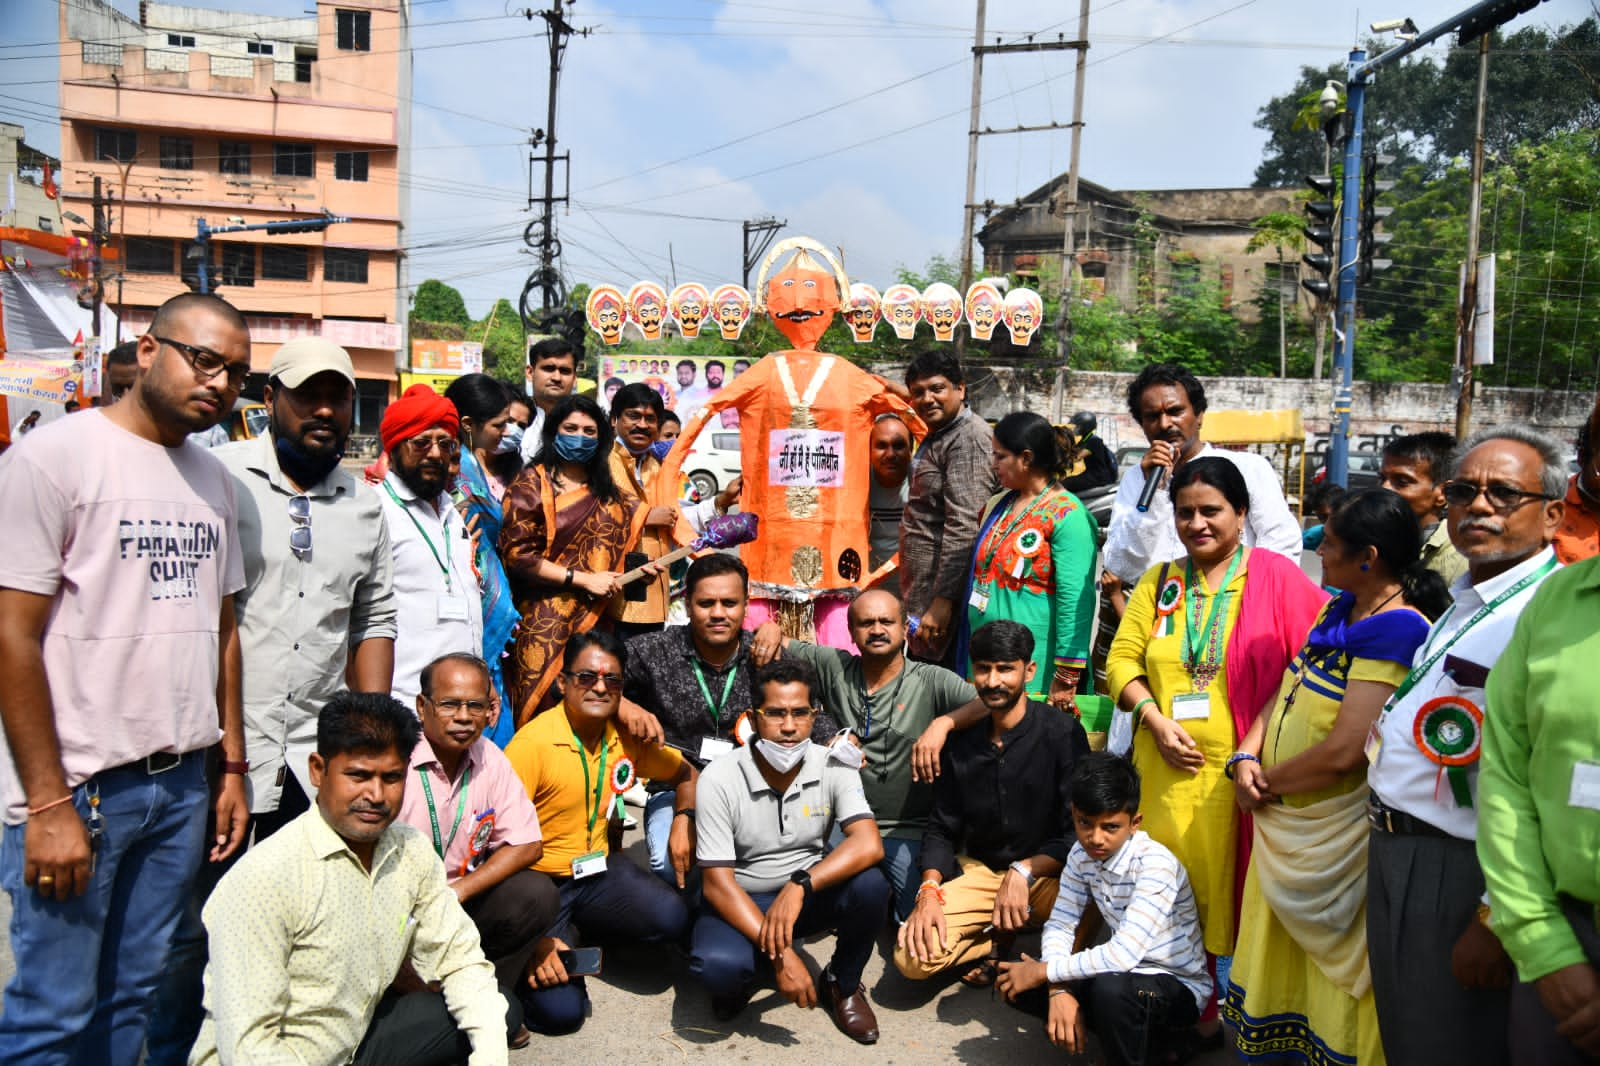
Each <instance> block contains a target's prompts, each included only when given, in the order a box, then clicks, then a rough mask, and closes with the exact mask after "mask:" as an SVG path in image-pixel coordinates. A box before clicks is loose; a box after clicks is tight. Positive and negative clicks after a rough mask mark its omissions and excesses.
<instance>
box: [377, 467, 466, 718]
mask: <svg viewBox="0 0 1600 1066" xmlns="http://www.w3.org/2000/svg"><path fill="white" fill-rule="evenodd" d="M378 498H379V499H380V500H382V501H383V517H384V518H385V519H386V520H387V521H388V523H389V543H390V544H392V545H393V546H394V600H395V606H396V608H397V612H396V613H397V616H398V617H397V627H396V628H397V632H396V634H395V639H394V684H393V686H392V688H391V691H392V693H393V694H394V698H395V699H397V700H399V701H400V702H401V703H404V704H405V705H406V707H408V708H411V709H413V710H414V709H415V708H416V705H417V693H418V692H419V691H421V687H420V685H419V680H420V678H421V674H422V668H423V667H424V666H427V665H428V664H429V663H431V662H432V661H433V660H435V659H437V658H438V657H439V656H441V655H444V654H446V653H448V652H455V651H460V652H466V653H468V654H470V655H482V654H483V593H482V590H481V589H480V588H479V586H478V578H477V575H476V574H474V573H473V570H472V541H471V539H470V538H469V537H468V536H467V532H466V529H467V527H466V523H465V522H463V521H462V518H461V513H460V512H459V511H457V510H456V509H455V508H454V507H452V506H451V504H450V497H449V495H447V494H445V493H440V494H439V497H438V499H437V500H436V501H433V502H427V501H424V500H419V499H418V498H417V496H416V494H415V493H413V492H412V491H411V490H410V489H409V488H407V487H406V483H405V482H404V481H401V480H400V475H399V474H397V473H395V472H394V471H392V470H391V471H390V472H389V476H388V477H387V478H385V479H384V481H383V485H382V486H381V487H380V488H379V489H378ZM441 558H442V559H443V561H444V563H445V566H446V567H448V569H449V576H448V580H447V579H446V574H445V570H444V569H442V568H441V567H440V560H441Z"/></svg>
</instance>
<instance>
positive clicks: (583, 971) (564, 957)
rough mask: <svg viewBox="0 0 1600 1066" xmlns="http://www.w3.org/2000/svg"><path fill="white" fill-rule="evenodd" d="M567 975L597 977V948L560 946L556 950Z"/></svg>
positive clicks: (598, 968)
mask: <svg viewBox="0 0 1600 1066" xmlns="http://www.w3.org/2000/svg"><path fill="white" fill-rule="evenodd" d="M556 958H558V959H560V960H561V966H562V968H563V969H565V970H566V971H567V976H568V977H597V976H599V974H600V949H599V948H562V949H561V950H560V951H558V952H556Z"/></svg>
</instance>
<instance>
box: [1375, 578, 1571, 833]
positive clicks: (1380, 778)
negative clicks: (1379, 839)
mask: <svg viewBox="0 0 1600 1066" xmlns="http://www.w3.org/2000/svg"><path fill="white" fill-rule="evenodd" d="M1554 558H1555V552H1554V551H1553V550H1552V549H1550V548H1545V549H1544V550H1543V551H1541V552H1539V553H1538V554H1536V555H1534V556H1533V557H1532V558H1530V559H1525V560H1523V561H1522V562H1521V563H1518V564H1517V565H1516V566H1514V567H1512V568H1511V569H1510V570H1507V571H1506V572H1505V573H1503V574H1497V575H1495V576H1494V577H1491V578H1489V579H1487V580H1485V581H1482V582H1480V583H1478V584H1476V585H1473V584H1471V580H1472V579H1471V576H1470V575H1465V574H1464V575H1462V576H1461V577H1460V578H1458V579H1457V580H1456V583H1455V584H1454V585H1452V586H1451V587H1450V594H1451V596H1452V597H1454V600H1455V602H1454V603H1453V604H1452V605H1451V607H1450V609H1449V610H1448V611H1447V612H1446V613H1445V614H1443V615H1441V616H1440V618H1439V620H1438V621H1437V622H1436V623H1434V626H1433V629H1432V630H1430V631H1429V633H1428V639H1427V640H1426V641H1424V642H1423V644H1422V647H1420V648H1418V649H1417V654H1416V657H1415V658H1414V659H1413V661H1412V666H1413V667H1416V666H1419V665H1421V664H1422V663H1424V662H1426V661H1427V660H1428V658H1429V657H1430V656H1432V655H1433V654H1434V653H1435V652H1437V651H1438V650H1439V649H1440V648H1443V647H1444V646H1445V645H1446V644H1449V643H1450V638H1451V637H1452V636H1454V635H1455V634H1456V633H1457V632H1459V631H1460V630H1461V629H1462V628H1463V627H1464V626H1465V625H1466V624H1467V622H1469V621H1471V619H1472V618H1473V616H1475V615H1476V614H1477V613H1478V611H1479V610H1480V609H1481V608H1482V607H1483V606H1484V605H1485V604H1487V603H1489V602H1490V601H1492V600H1493V599H1494V598H1495V597H1496V596H1498V595H1500V594H1501V593H1502V592H1504V591H1506V590H1507V589H1509V588H1511V587H1512V586H1513V585H1515V584H1516V583H1517V582H1519V581H1521V580H1522V579H1523V578H1524V577H1527V576H1529V575H1530V574H1536V573H1538V572H1539V569H1540V568H1541V567H1543V566H1545V565H1546V564H1548V563H1549V562H1551V561H1552V560H1553V559H1554ZM1551 573H1554V571H1553V570H1552V571H1551ZM1545 576H1548V574H1547V575H1545ZM1543 580H1544V578H1543V577H1541V578H1539V580H1537V581H1532V582H1529V583H1528V585H1527V586H1525V587H1524V588H1523V589H1522V590H1521V591H1520V592H1518V593H1517V594H1516V595H1515V596H1512V597H1511V598H1510V599H1508V600H1506V601H1505V602H1504V603H1502V604H1500V606H1498V607H1496V608H1495V609H1494V612H1493V613H1492V614H1490V615H1488V616H1487V617H1486V618H1484V619H1483V620H1482V621H1480V622H1478V624H1477V625H1475V626H1473V627H1472V628H1471V629H1469V630H1467V631H1466V632H1464V633H1462V634H1461V636H1460V637H1459V638H1458V639H1457V640H1456V642H1455V643H1454V644H1450V648H1449V651H1447V652H1445V654H1444V655H1441V656H1439V657H1438V659H1437V660H1436V661H1435V662H1434V664H1433V668H1432V669H1430V670H1429V671H1428V672H1427V673H1426V674H1425V675H1423V677H1422V678H1421V680H1419V681H1418V682H1417V684H1416V685H1414V686H1413V687H1412V688H1411V690H1410V691H1409V692H1407V693H1406V694H1405V695H1404V696H1403V697H1401V698H1400V699H1399V700H1397V701H1396V702H1395V704H1394V705H1393V706H1392V707H1390V708H1389V709H1388V710H1387V711H1385V712H1384V714H1383V716H1382V717H1381V718H1379V719H1378V735H1379V739H1380V742H1381V747H1380V748H1379V751H1378V758H1377V762H1376V763H1374V764H1373V766H1372V768H1371V769H1370V770H1368V771H1367V783H1368V784H1370V785H1371V786H1372V791H1373V792H1374V793H1376V794H1377V797H1378V799H1379V801H1380V802H1382V803H1383V804H1384V806H1386V807H1392V808H1394V809H1395V810H1397V811H1403V812H1405V813H1406V814H1409V815H1411V816H1412V817H1413V818H1420V819H1422V820H1423V821H1424V822H1427V823H1428V824H1429V825H1433V826H1436V827H1437V828H1439V829H1443V830H1444V831H1446V832H1447V833H1450V834H1451V835H1452V836H1455V837H1459V838H1461V839H1462V840H1476V839H1477V838H1478V812H1477V810H1476V809H1475V808H1474V807H1460V806H1457V805H1456V801H1455V798H1454V794H1453V792H1452V791H1451V788H1450V783H1449V781H1448V780H1447V779H1446V778H1445V776H1444V769H1445V768H1444V767H1442V766H1440V765H1439V764H1438V763H1435V762H1433V761H1432V760H1431V759H1429V758H1428V756H1427V755H1425V754H1424V753H1423V751H1422V749H1421V748H1420V747H1418V745H1417V739H1416V730H1417V722H1418V717H1419V715H1421V714H1422V712H1423V708H1424V707H1425V706H1427V705H1428V704H1430V703H1432V701H1434V700H1436V699H1439V698H1441V697H1446V696H1449V697H1455V698H1458V699H1460V700H1463V701H1465V702H1468V703H1471V704H1472V705H1473V706H1474V707H1476V708H1477V709H1478V710H1479V711H1480V712H1481V711H1482V710H1483V709H1484V707H1485V703H1484V692H1483V683H1484V681H1485V680H1487V678H1486V677H1485V678H1471V677H1469V678H1468V680H1470V681H1472V682H1473V683H1470V684H1461V683H1458V682H1457V680H1456V679H1455V678H1452V677H1451V676H1450V675H1448V674H1446V673H1445V670H1446V667H1447V664H1449V663H1451V662H1453V661H1454V660H1458V659H1459V660H1464V662H1465V664H1468V665H1469V667H1470V666H1471V665H1476V666H1478V667H1482V668H1483V670H1484V672H1485V674H1487V672H1488V670H1489V669H1490V668H1492V667H1493V666H1494V664H1495V660H1497V659H1499V658H1500V653H1501V652H1502V651H1503V650H1504V649H1505V646H1506V645H1507V644H1509V643H1510V642H1511V631H1512V630H1513V629H1515V628H1516V625H1517V619H1518V618H1519V617H1521V615H1522V610H1523V608H1524V607H1526V606H1527V605H1528V603H1529V602H1530V601H1531V600H1532V599H1533V594H1534V593H1535V592H1537V591H1538V589H1539V585H1540V584H1542V583H1543ZM1460 672H1462V671H1459V670H1458V673H1460ZM1465 769H1466V773H1467V775H1468V784H1469V787H1470V788H1471V790H1472V794H1473V797H1474V802H1476V797H1477V793H1478V766H1477V764H1476V762H1474V763H1473V764H1472V765H1470V766H1467V767H1466V768H1465Z"/></svg>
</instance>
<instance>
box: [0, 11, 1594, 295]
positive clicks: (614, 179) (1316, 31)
mask: <svg viewBox="0 0 1600 1066" xmlns="http://www.w3.org/2000/svg"><path fill="white" fill-rule="evenodd" d="M518 2H523V3H527V2H530V0H412V4H411V6H412V32H411V44H412V48H413V50H414V59H415V82H414V84H413V86H412V98H411V101H410V105H411V108H412V154H411V170H410V178H409V180H410V182H411V217H410V220H409V227H408V231H409V239H408V242H407V243H408V247H409V248H410V249H411V256H412V258H411V279H410V280H411V284H412V285H413V287H414V286H415V285H416V284H418V283H420V282H421V281H422V280H423V279H425V278H430V277H433V278H439V279H440V280H443V281H445V282H447V283H449V284H451V285H454V286H455V287H456V288H458V289H460V290H461V292H462V294H463V295H464V296H465V297H466V300H467V305H468V309H469V311H471V313H472V314H473V315H474V316H477V317H481V316H484V315H486V314H487V313H488V311H489V308H490V306H491V305H492V304H493V302H494V300H495V299H497V298H499V297H506V298H508V299H510V300H512V302H513V303H515V302H516V300H517V297H518V294H519V293H520V292H521V291H522V287H523V283H524V281H525V280H526V278H527V276H528V274H529V272H530V270H531V269H532V268H533V266H534V265H535V260H534V259H533V257H532V256H531V254H529V253H528V252H526V250H525V248H524V245H523V242H522V233H523V229H524V228H525V227H526V225H527V223H528V222H529V220H530V219H531V218H533V217H534V215H533V213H532V211H531V210H530V209H529V207H528V202H527V201H528V187H529V186H528V171H529V167H528V155H529V146H528V138H529V134H530V131H531V130H532V129H535V128H543V127H544V126H545V125H546V108H547V80H548V69H549V68H548V44H547V41H546V38H545V36H544V29H543V22H542V20H538V19H535V20H533V21H529V20H527V19H525V18H524V17H523V15H522V11H523V9H522V8H519V7H517V6H515V5H516V4H517V3H518ZM538 2H539V4H540V6H541V7H547V6H549V4H550V3H551V2H552V0H538ZM310 3H311V0H210V2H209V3H202V4H197V5H195V6H206V7H214V8H221V9H228V10H238V11H249V12H252V13H259V14H263V15H288V16H293V15H299V14H303V13H304V12H305V11H306V10H307V8H308V7H309V6H310ZM1388 3H1393V4H1394V5H1395V6H1393V7H1390V6H1377V5H1373V4H1371V3H1369V4H1366V5H1357V4H1354V3H1349V2H1346V0H1318V2H1310V0H1094V3H1093V4H1092V9H1091V12H1090V19H1089V35H1088V36H1089V42H1090V48H1089V52H1088V69H1087V81H1086V85H1085V91H1084V120H1085V126H1084V132H1083V144H1082V162H1081V168H1080V169H1081V173H1082V176H1083V177H1084V178H1086V179H1088V180H1091V181H1094V182H1097V183H1099V184H1101V185H1105V186H1108V187H1110V188H1113V189H1172V188H1210V187H1230V186H1244V185H1248V184H1250V181H1251V178H1252V176H1253V174H1254V171H1255V167H1256V165H1257V163H1258V162H1259V161H1260V159H1261V151H1262V146H1263V144H1264V140H1265V137H1264V134H1263V133H1262V132H1261V131H1260V130H1257V129H1255V128H1254V126H1253V125H1252V123H1253V122H1254V120H1255V118H1256V113H1257V110H1258V109H1259V108H1260V107H1261V106H1262V105H1263V104H1265V103H1266V102H1267V101H1268V100H1269V99H1270V98H1272V97H1273V96H1275V95H1279V94H1281V93H1283V92H1285V91H1287V90H1288V89H1289V88H1290V87H1291V86H1292V85H1293V84H1294V82H1295V80H1296V79H1297V78H1298V76H1299V72H1300V69H1301V67H1303V66H1313V67H1322V66H1325V65H1327V64H1329V63H1334V62H1339V61H1341V60H1342V59H1343V58H1344V57H1345V56H1346V55H1347V53H1348V52H1349V49H1350V48H1351V47H1352V46H1353V44H1354V43H1355V42H1356V41H1357V40H1358V39H1360V38H1361V37H1364V36H1367V35H1368V34H1367V32H1366V24H1367V23H1368V22H1371V21H1372V20H1375V19H1386V18H1400V17H1405V16H1409V17H1411V18H1412V19H1413V20H1414V21H1415V22H1416V23H1417V25H1419V26H1421V27H1422V28H1424V29H1426V28H1428V27H1430V26H1433V25H1436V24H1438V23H1440V22H1442V21H1444V20H1445V19H1447V18H1448V17H1449V16H1451V15H1453V14H1455V13H1456V12H1459V11H1461V10H1464V9H1465V8H1467V7H1469V6H1471V4H1470V0H1445V2H1437V0H1409V6H1406V4H1404V3H1402V2H1401V0H1384V4H1385V5H1387V4H1388ZM114 6H116V7H117V8H118V9H119V10H122V11H123V12H124V13H126V14H129V15H131V16H134V17H137V7H138V5H137V2H136V0H114ZM1077 8H1078V5H1077V4H1074V3H1072V2H1071V0H1050V2H1047V3H1040V2H1039V0H990V2H989V3H988V4H987V16H986V18H987V21H986V28H985V39H986V42H987V43H996V42H997V41H999V42H1004V43H1014V42H1021V41H1025V40H1027V39H1028V37H1029V35H1033V38H1034V39H1035V40H1052V39H1055V38H1056V37H1057V35H1065V37H1066V38H1067V39H1071V38H1072V37H1074V36H1075V34H1076V29H1077V15H1078V11H1077ZM567 10H568V20H569V21H570V22H571V23H572V24H573V25H574V26H575V27H577V28H579V29H580V30H584V29H586V30H589V31H590V32H589V33H588V34H587V35H586V36H574V37H572V38H570V41H569V45H568V48H567V52H566V58H565V61H564V63H563V66H562V74H561V88H560V91H559V93H558V96H557V99H558V105H559V106H558V111H557V120H556V132H557V138H558V141H559V148H560V150H563V151H570V152H571V153H572V163H571V174H570V180H571V203H570V204H568V205H565V206H564V207H562V208H559V209H558V214H557V233H558V236H559V238H560V240H561V243H562V269H563V274H564V276H565V278H566V279H567V281H568V284H569V285H570V284H575V283H578V282H587V283H590V284H594V283H597V282H611V283H614V284H618V285H619V286H620V287H621V288H623V289H624V290H626V288H627V287H628V285H630V284H632V283H633V282H634V281H638V280H643V279H652V280H656V281H660V282H663V283H665V284H667V285H668V286H669V287H670V286H671V285H672V284H673V283H675V282H682V281H700V282H703V283H706V284H708V285H711V286H715V285H716V284H720V283H723V282H729V281H733V282H736V281H739V280H740V273H741V252H742V233H741V223H742V221H744V220H747V219H758V218H764V217H767V216H772V217H775V218H777V219H779V220H781V221H783V222H785V223H786V225H785V226H784V228H783V229H782V230H781V232H780V233H779V237H780V238H782V237H791V236H801V235H804V236H810V237H813V238H815V239H816V240H818V241H820V242H821V243H822V244H824V245H826V246H828V247H830V248H837V249H840V250H842V252H843V257H844V267H845V270H846V273H847V274H849V276H850V278H851V279H852V280H858V279H859V280H863V281H867V282H870V283H872V284H874V285H876V286H878V287H879V288H880V289H881V288H882V287H884V286H885V285H888V284H891V283H892V282H893V281H894V280H895V277H894V275H895V271H896V269H897V268H898V267H900V266H902V265H903V266H907V267H910V268H911V269H913V270H919V271H920V270H921V269H922V268H923V267H924V265H925V264H926V263H927V261H928V260H929V258H930V257H931V256H933V255H944V256H948V257H951V258H956V257H958V255H959V246H960V241H961V227H962V204H963V203H964V200H965V182H966V160H967V135H966V134H967V129H968V110H969V106H970V103H971V93H972V56H971V48H972V43H973V31H974V18H975V13H976V3H975V2H974V0H921V2H913V0H815V2H812V3H805V4H800V3H785V2H783V0H632V2H630V0H576V2H575V3H572V4H570V5H569V6H568V9H567ZM1592 11H1593V8H1592V7H1591V4H1590V3H1589V0H1546V2H1545V3H1543V4H1541V5H1540V6H1539V7H1537V8H1535V9H1534V10H1533V11H1531V12H1529V13H1528V14H1526V15H1524V16H1522V17H1521V18H1520V19H1519V20H1518V21H1517V22H1516V23H1514V24H1513V27H1520V26H1523V25H1529V24H1542V25H1547V26H1550V27H1557V26H1561V25H1569V24H1572V23H1576V22H1578V21H1580V20H1582V19H1583V18H1585V17H1587V16H1588V15H1590V14H1591V13H1592ZM56 35H57V8H56V0H0V121H9V122H15V123H19V124H21V125H23V126H25V127H26V128H27V133H26V139H27V141H28V143H29V144H31V145H33V146H35V147H37V148H40V149H43V150H45V151H48V152H52V153H54V152H56V151H57V150H58V146H59V143H60V131H59V128H58V126H57V123H58V121H59V115H58V110H57V108H58V97H57V91H56V85H55V79H56V77H57V62H56V54H57V46H55V45H54V44H52V43H51V42H54V40H55V38H56ZM1445 40H1448V38H1446V39H1445ZM1442 48H1443V45H1442V44H1438V45H1434V46H1432V47H1431V48H1429V49H1427V50H1425V54H1434V55H1439V54H1441V53H1442ZM1074 62H1075V58H1074V53H1073V52H1072V51H1071V50H1065V51H1053V52H1034V53H1016V54H1007V55H992V56H988V57H986V58H985V60H984V68H983V69H984V77H983V105H982V118H981V120H980V123H979V125H980V127H987V128H992V129H1005V128H1009V127H1015V126H1021V125H1040V124H1045V123H1050V122H1059V123H1063V124H1064V123H1067V122H1069V121H1070V119H1071V116H1072V90H1073V65H1074ZM1373 91H1374V92H1382V91H1383V85H1382V79H1381V76H1380V78H1379V80H1378V82H1377V84H1376V86H1375V87H1374V90H1373ZM1070 142H1071V135H1070V133H1069V132H1068V131H1067V130H1054V131H1050V132H1036V133H1020V134H995V135H991V136H984V137H982V138H980V150H979V158H978V170H977V196H976V199H977V200H978V201H979V202H982V201H986V200H993V201H995V202H996V203H997V204H999V205H1005V204H1007V203H1010V202H1012V201H1013V200H1015V199H1016V198H1018V197H1020V196H1023V195H1025V194H1027V193H1028V192H1029V191H1031V190H1033V189H1035V188H1037V187H1039V186H1040V185H1042V184H1044V183H1045V182H1047V181H1048V180H1050V178H1051V177H1052V176H1054V175H1056V174H1060V173H1063V172H1065V171H1066V169H1067V165H1068V161H1069V158H1070ZM538 181H539V182H541V183H542V181H543V167H542V165H541V166H540V167H539V169H538ZM561 184H562V182H561V180H560V179H559V178H558V188H559V187H560V185H561ZM980 225H981V220H980ZM975 254H976V253H975Z"/></svg>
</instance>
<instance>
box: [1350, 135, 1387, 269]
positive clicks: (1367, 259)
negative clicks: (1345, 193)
mask: <svg viewBox="0 0 1600 1066" xmlns="http://www.w3.org/2000/svg"><path fill="white" fill-rule="evenodd" d="M1393 162H1394V156H1392V155H1379V154H1378V153H1376V152H1368V153H1367V154H1366V156H1365V157H1364V158H1363V159H1362V161H1361V254H1360V258H1359V260H1358V262H1357V265H1356V282H1357V284H1360V285H1366V284H1368V283H1370V282H1371V281H1372V278H1373V275H1375V274H1378V273H1381V272H1382V271H1385V270H1388V269H1389V268H1390V267H1391V266H1393V265H1394V263H1393V261H1392V260H1389V259H1382V258H1379V256H1378V252H1380V251H1381V250H1382V249H1383V247H1384V246H1385V245H1387V244H1388V243H1389V242H1390V241H1392V240H1394V234H1392V233H1379V232H1378V223H1380V222H1382V221H1383V220H1384V219H1386V218H1388V217H1389V216H1390V215H1392V214H1394V208H1392V207H1389V206H1383V207H1379V206H1378V194H1379V193H1385V192H1388V191H1389V190H1390V189H1392V188H1394V182H1393V181H1392V180H1390V179H1387V178H1383V179H1380V178H1379V177H1378V172H1379V171H1380V170H1382V169H1383V168H1384V167H1386V166H1388V165H1389V164H1391V163H1393Z"/></svg>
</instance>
